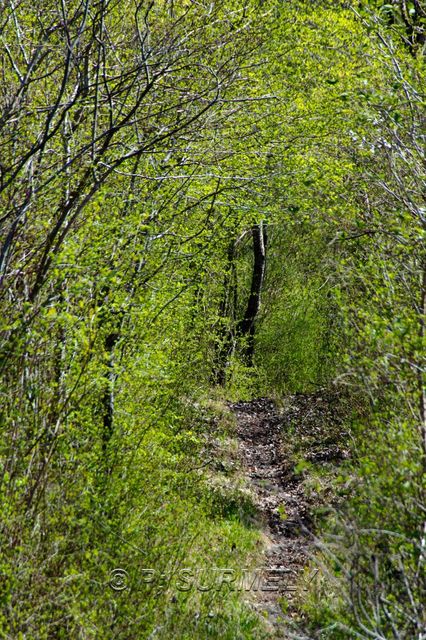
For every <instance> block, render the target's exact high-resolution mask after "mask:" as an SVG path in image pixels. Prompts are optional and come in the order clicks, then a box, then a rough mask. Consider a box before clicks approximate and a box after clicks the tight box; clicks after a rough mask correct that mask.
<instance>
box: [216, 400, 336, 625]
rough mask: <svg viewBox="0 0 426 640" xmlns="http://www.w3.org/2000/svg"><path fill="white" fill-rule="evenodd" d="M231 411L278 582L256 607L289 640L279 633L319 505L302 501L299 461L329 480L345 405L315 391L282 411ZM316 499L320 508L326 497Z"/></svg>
mask: <svg viewBox="0 0 426 640" xmlns="http://www.w3.org/2000/svg"><path fill="white" fill-rule="evenodd" d="M229 406H230V408H231V409H232V411H233V412H234V414H235V416H236V420H237V438H238V443H239V457H240V464H241V468H242V471H243V473H244V474H245V476H246V478H247V481H248V484H249V485H250V486H251V489H252V493H253V495H254V501H255V504H256V507H257V510H258V514H259V519H260V522H261V528H262V530H263V533H264V537H265V541H266V544H265V554H264V562H263V569H264V571H265V572H266V573H267V574H268V575H269V576H270V575H274V576H277V577H276V578H273V590H258V591H256V594H255V600H256V601H255V606H256V609H257V610H258V611H259V613H261V615H263V616H265V617H266V618H267V620H268V621H269V623H270V627H271V630H272V631H274V633H275V634H276V635H277V636H278V637H287V636H285V635H284V636H283V635H281V634H282V633H283V630H284V628H285V626H286V625H287V624H288V621H289V620H291V619H296V618H298V617H299V611H298V601H300V595H301V593H302V594H303V590H302V588H301V580H300V578H301V574H302V572H303V571H304V569H305V568H306V567H307V563H308V558H309V554H310V552H311V551H312V549H313V545H314V540H315V537H314V522H315V518H314V515H313V512H314V510H315V507H316V506H317V504H318V500H315V496H312V494H310V495H309V496H308V495H307V492H306V488H305V479H306V473H304V472H303V471H302V472H300V471H298V469H297V461H298V460H300V459H301V458H302V459H303V460H305V461H307V463H308V466H309V464H310V465H311V467H312V466H313V465H316V466H317V467H318V466H320V467H322V468H323V471H324V469H325V474H326V475H327V470H328V469H330V471H331V469H332V468H333V467H335V466H336V465H338V464H339V463H340V462H341V461H342V460H343V459H345V458H346V457H348V451H347V449H346V448H345V446H344V443H345V441H346V442H347V434H346V432H345V431H344V428H343V425H344V419H345V414H346V411H345V408H344V403H342V400H341V397H340V396H339V394H338V393H336V392H328V391H326V390H320V391H318V392H316V393H313V394H296V395H294V396H291V397H290V398H288V399H287V402H286V406H285V408H284V409H281V410H278V408H277V407H276V405H275V404H274V402H273V401H272V400H270V399H268V398H258V399H255V400H251V401H248V402H235V403H230V404H229ZM302 468H303V465H302ZM326 495H327V492H326ZM318 499H319V501H321V500H322V501H324V495H322V496H321V497H320V498H318ZM325 499H329V500H330V502H333V499H334V498H333V496H332V495H330V496H328V497H326V498H325ZM308 573H309V575H308V576H307V577H306V580H307V581H309V580H311V579H314V577H315V573H316V572H315V570H314V569H312V570H309V571H308ZM310 574H312V575H310Z"/></svg>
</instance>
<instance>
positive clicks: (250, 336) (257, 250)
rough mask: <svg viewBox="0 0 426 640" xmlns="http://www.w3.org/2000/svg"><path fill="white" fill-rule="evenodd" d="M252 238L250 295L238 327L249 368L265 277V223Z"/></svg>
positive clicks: (253, 230) (254, 231) (253, 228)
mask: <svg viewBox="0 0 426 640" xmlns="http://www.w3.org/2000/svg"><path fill="white" fill-rule="evenodd" d="M252 238H253V255H254V261H253V271H252V277H251V288H250V295H249V299H248V302H247V307H246V311H245V314H244V318H243V319H242V320H241V321H240V323H239V325H238V334H239V335H240V337H242V338H243V339H245V340H246V344H245V345H244V355H245V358H246V361H247V364H248V365H249V366H252V364H253V354H254V336H255V321H256V317H257V314H258V312H259V309H260V295H261V292H262V286H263V281H264V277H265V266H266V244H267V235H266V226H265V224H264V222H260V223H259V224H256V225H254V227H252Z"/></svg>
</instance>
